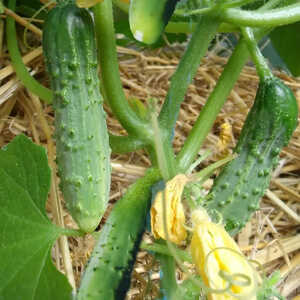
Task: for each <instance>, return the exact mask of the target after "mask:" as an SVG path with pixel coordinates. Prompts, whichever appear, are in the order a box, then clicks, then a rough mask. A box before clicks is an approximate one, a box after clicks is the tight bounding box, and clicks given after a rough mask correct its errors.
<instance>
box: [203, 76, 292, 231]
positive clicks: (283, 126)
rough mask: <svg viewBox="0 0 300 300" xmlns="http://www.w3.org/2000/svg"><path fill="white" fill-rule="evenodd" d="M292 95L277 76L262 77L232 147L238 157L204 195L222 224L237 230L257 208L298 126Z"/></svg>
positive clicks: (215, 216) (207, 203)
mask: <svg viewBox="0 0 300 300" xmlns="http://www.w3.org/2000/svg"><path fill="white" fill-rule="evenodd" d="M297 116H298V107H297V101H296V99H295V96H294V95H293V93H292V91H291V90H290V88H289V87H287V86H286V85H285V84H284V83H283V82H281V81H280V80H279V79H278V78H275V77H271V78H270V77H268V78H266V79H265V80H262V81H261V82H260V84H259V88H258V91H257V94H256V97H255V101H254V105H253V107H252V108H251V111H250V112H249V114H248V117H247V119H246V121H245V124H244V126H243V129H242V132H241V136H240V138H239V141H238V144H237V146H236V148H235V152H236V153H237V154H238V157H237V158H235V159H234V160H232V161H230V162H229V163H228V164H227V165H226V166H225V167H224V169H223V170H222V171H221V173H220V174H219V176H218V177H217V178H216V180H215V182H214V184H213V187H212V189H211V191H210V193H209V195H208V197H207V201H206V207H207V209H208V211H209V212H210V214H211V216H213V218H214V219H215V220H217V219H218V215H219V216H220V215H221V217H222V218H223V222H224V224H225V228H226V230H227V231H229V232H230V233H231V234H232V235H233V234H236V233H237V232H238V231H239V230H240V229H242V227H243V226H244V225H245V223H246V222H247V221H248V220H249V218H250V216H251V215H252V213H253V212H254V211H255V210H257V209H258V208H259V200H260V198H261V197H262V196H263V194H264V192H265V190H266V188H267V187H268V185H269V182H270V179H271V172H272V170H273V168H274V167H275V166H276V164H277V162H278V156H279V153H280V152H281V149H282V148H283V147H284V146H286V145H287V144H288V141H289V140H290V138H291V136H292V133H293V131H294V130H295V128H296V126H297Z"/></svg>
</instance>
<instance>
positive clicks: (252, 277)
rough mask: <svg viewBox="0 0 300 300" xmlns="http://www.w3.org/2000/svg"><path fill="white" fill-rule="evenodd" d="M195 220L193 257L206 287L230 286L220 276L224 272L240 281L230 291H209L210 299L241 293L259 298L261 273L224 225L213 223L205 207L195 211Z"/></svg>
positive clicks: (228, 299)
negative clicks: (257, 288)
mask: <svg viewBox="0 0 300 300" xmlns="http://www.w3.org/2000/svg"><path fill="white" fill-rule="evenodd" d="M192 219H193V222H194V225H195V229H194V233H193V237H192V241H191V252H192V257H193V260H194V262H195V264H196V268H197V271H198V273H199V274H200V275H201V277H202V279H203V281H204V283H205V284H206V286H207V287H209V288H210V289H214V290H222V289H226V288H227V287H228V284H229V281H226V280H224V279H223V278H222V277H220V272H223V274H225V276H226V275H227V276H228V277H230V278H232V279H233V280H234V283H236V284H234V283H233V284H232V285H231V286H230V288H229V289H228V290H229V292H230V293H228V292H224V293H209V295H208V299H209V300H234V299H237V297H234V295H232V294H237V295H238V296H240V297H241V298H240V299H247V300H255V299H256V295H255V292H256V284H257V281H258V274H257V273H256V271H255V270H254V268H253V267H252V266H251V265H250V264H249V262H248V261H247V259H246V258H245V257H244V256H243V254H242V252H241V250H240V249H239V247H238V245H237V244H236V242H235V241H234V240H233V239H232V238H231V236H230V235H229V234H228V233H227V232H226V231H225V229H224V227H223V226H222V225H220V224H215V223H213V222H211V221H210V219H209V217H208V215H207V214H206V212H205V211H204V210H196V211H195V212H193V215H192ZM236 274H239V275H238V276H237V275H236Z"/></svg>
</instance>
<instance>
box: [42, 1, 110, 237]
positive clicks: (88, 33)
mask: <svg viewBox="0 0 300 300" xmlns="http://www.w3.org/2000/svg"><path fill="white" fill-rule="evenodd" d="M43 50H44V55H45V61H46V66H47V70H48V73H49V76H50V80H51V87H52V90H53V92H54V99H53V107H54V110H55V137H56V151H57V163H58V171H59V175H60V180H61V189H62V193H63V196H64V199H65V201H66V205H67V208H68V210H69V212H70V214H71V215H72V217H73V218H74V220H75V221H76V222H77V224H78V226H79V227H80V229H82V230H83V231H85V232H91V231H93V230H94V229H95V228H96V227H97V225H98V224H99V221H100V220H101V217H102V215H103V213H104V211H105V210H106V207H107V202H108V199H109V189H110V148H109V139H108V133H107V128H106V122H105V113H104V111H103V108H102V103H103V98H102V96H101V94H100V92H99V88H100V87H99V79H98V74H97V66H98V63H97V54H96V40H95V33H94V24H93V21H92V18H91V16H90V14H89V13H88V11H87V10H86V9H83V8H78V7H77V6H76V5H75V4H73V3H65V2H63V3H62V4H58V5H57V6H56V7H55V8H53V9H52V10H51V11H50V12H49V13H48V15H47V18H46V21H45V24H44V28H43Z"/></svg>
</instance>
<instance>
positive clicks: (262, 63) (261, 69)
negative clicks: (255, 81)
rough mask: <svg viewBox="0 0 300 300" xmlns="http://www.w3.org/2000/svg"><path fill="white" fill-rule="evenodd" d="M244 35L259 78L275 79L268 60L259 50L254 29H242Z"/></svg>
mask: <svg viewBox="0 0 300 300" xmlns="http://www.w3.org/2000/svg"><path fill="white" fill-rule="evenodd" d="M242 33H243V37H244V40H245V41H246V43H247V46H248V50H249V52H250V54H251V58H252V60H253V61H254V63H255V66H256V71H257V74H258V76H259V78H260V79H261V80H264V79H266V78H268V77H273V74H272V72H271V70H270V68H269V67H268V64H267V62H266V60H265V59H264V57H263V55H262V53H261V52H260V50H259V48H258V45H257V42H256V40H255V37H254V34H253V31H252V29H251V28H249V27H242Z"/></svg>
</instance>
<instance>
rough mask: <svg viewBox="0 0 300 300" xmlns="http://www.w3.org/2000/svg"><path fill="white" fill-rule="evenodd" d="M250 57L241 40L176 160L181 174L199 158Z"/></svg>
mask: <svg viewBox="0 0 300 300" xmlns="http://www.w3.org/2000/svg"><path fill="white" fill-rule="evenodd" d="M265 33H266V31H260V32H259V33H258V34H257V35H256V37H257V38H258V39H259V38H261V37H262V36H263V35H264V34H265ZM248 57H249V52H248V49H247V45H246V42H245V41H243V40H241V41H240V42H239V43H238V45H237V46H236V48H235V50H234V52H233V53H232V55H231V57H230V59H229V60H228V62H227V64H226V66H225V68H224V71H223V73H222V75H221V76H220V78H219V80H218V82H217V84H216V86H215V88H214V90H213V92H212V93H211V94H210V96H209V98H208V99H207V101H206V103H205V105H204V107H203V108H202V110H201V112H200V115H199V117H198V118H197V121H196V123H195V124H194V126H193V128H192V130H191V132H190V134H189V136H188V137H187V139H186V140H185V143H184V146H183V147H182V149H181V151H180V152H179V154H178V156H177V159H176V160H177V168H178V171H179V172H185V171H186V170H187V169H188V168H189V166H190V164H191V163H192V162H193V160H194V159H195V157H196V156H197V154H198V151H199V149H200V148H201V146H202V143H203V141H204V139H205V138H206V136H207V134H208V133H209V131H210V130H211V128H212V126H213V124H214V122H215V119H216V117H217V115H218V113H219V112H220V110H221V108H222V106H223V105H224V103H225V101H226V99H227V97H228V95H229V93H230V91H231V90H232V88H233V86H234V84H235V82H236V80H237V79H238V77H239V74H240V72H241V70H242V68H243V66H244V64H245V63H246V62H247V60H248Z"/></svg>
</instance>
